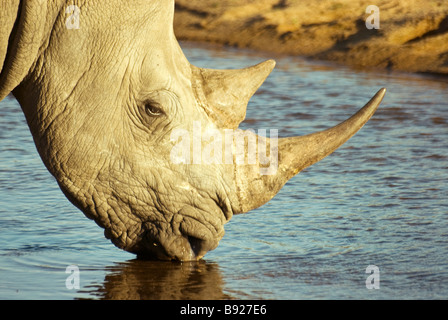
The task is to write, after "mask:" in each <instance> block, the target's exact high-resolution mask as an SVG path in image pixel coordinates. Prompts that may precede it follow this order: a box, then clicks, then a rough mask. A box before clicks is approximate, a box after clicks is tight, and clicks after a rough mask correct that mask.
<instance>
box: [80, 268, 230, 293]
mask: <svg viewBox="0 0 448 320" xmlns="http://www.w3.org/2000/svg"><path fill="white" fill-rule="evenodd" d="M223 284H224V282H223V279H222V276H221V273H220V271H219V267H218V265H217V264H215V263H206V262H205V261H199V262H188V263H178V262H165V261H145V260H138V259H135V260H129V261H127V262H123V263H118V264H117V265H115V266H113V267H109V268H108V269H107V275H106V277H105V279H104V283H103V284H102V286H101V287H99V288H98V287H95V288H91V290H88V292H83V293H89V294H90V295H91V296H96V297H97V298H98V299H105V300H210V299H211V300H221V299H231V298H232V297H231V296H229V295H227V294H224V293H223V287H224V285H223Z"/></svg>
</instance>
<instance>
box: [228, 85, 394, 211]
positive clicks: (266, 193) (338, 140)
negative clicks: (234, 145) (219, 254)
mask: <svg viewBox="0 0 448 320" xmlns="http://www.w3.org/2000/svg"><path fill="white" fill-rule="evenodd" d="M385 93H386V89H384V88H383V89H381V90H380V91H378V93H377V94H376V95H375V96H374V97H373V98H372V99H371V100H370V101H369V102H368V103H367V104H366V105H365V106H364V107H363V108H362V109H361V110H359V111H358V112H357V113H356V114H355V115H353V116H352V117H351V118H349V119H348V120H346V121H344V122H342V123H340V124H339V125H337V126H335V127H333V128H330V129H327V130H324V131H321V132H317V133H313V134H309V135H306V136H301V137H290V138H282V139H278V140H277V141H275V142H276V143H277V146H278V169H277V170H276V172H275V174H272V175H262V174H260V170H259V169H260V167H259V165H258V166H257V165H252V166H250V165H243V166H237V168H236V173H235V179H236V183H237V188H238V190H239V198H240V199H239V200H240V205H241V210H240V211H241V212H239V213H244V212H248V211H250V210H253V209H255V208H257V207H260V206H261V205H263V204H265V203H266V202H268V201H269V200H271V199H272V198H273V197H274V196H275V195H276V194H277V193H278V191H279V190H280V189H281V188H282V187H283V185H284V184H285V183H286V182H287V181H288V180H289V179H290V178H292V177H293V176H295V175H296V174H297V173H299V172H300V171H301V170H303V169H305V168H307V167H309V166H311V165H312V164H314V163H316V162H318V161H320V160H322V159H323V158H325V157H326V156H328V155H329V154H331V153H332V152H333V151H335V150H336V149H337V148H339V147H340V146H341V145H342V144H344V143H345V142H346V141H347V140H348V139H350V138H351V137H352V136H353V135H354V134H355V133H356V132H357V131H358V130H359V129H361V128H362V127H363V126H364V124H365V123H366V122H367V121H368V120H369V119H370V117H372V115H373V114H374V113H375V111H376V109H377V108H378V106H379V104H380V103H381V101H382V99H383V97H384V95H385ZM258 139H263V138H261V137H258ZM273 142H274V141H273V140H272V139H267V145H268V146H270V144H272V143H273ZM267 148H268V147H267Z"/></svg>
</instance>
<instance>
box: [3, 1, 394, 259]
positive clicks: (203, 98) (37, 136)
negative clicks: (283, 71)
mask: <svg viewBox="0 0 448 320" xmlns="http://www.w3.org/2000/svg"><path fill="white" fill-rule="evenodd" d="M173 16H174V1H173V0H157V1H156V0H152V1H151V0H133V1H129V0H110V1H106V2H104V1H96V0H76V1H69V0H3V1H1V5H0V21H1V29H0V66H1V74H0V100H1V99H3V98H4V97H5V96H6V95H8V94H9V93H10V92H12V93H13V94H14V96H15V97H16V99H17V100H18V102H19V103H20V105H21V107H22V110H23V112H24V114H25V116H26V119H27V122H28V125H29V128H30V130H31V133H32V135H33V137H34V141H35V144H36V146H37V150H38V151H39V154H40V156H41V158H42V160H43V162H44V163H45V165H46V167H47V168H48V170H49V171H50V173H51V174H52V175H53V176H54V177H55V178H56V180H57V182H58V183H59V186H60V188H61V189H62V191H63V192H64V194H65V195H66V196H67V198H68V199H69V200H70V201H71V202H72V203H73V204H74V205H75V206H77V207H78V208H79V209H80V210H82V211H83V212H84V213H85V215H86V216H87V217H89V218H91V219H93V220H95V221H96V223H97V224H98V225H99V226H101V227H102V228H104V229H105V236H106V237H107V238H109V239H110V240H111V241H112V242H113V243H114V244H115V245H116V246H117V247H119V248H122V249H124V250H127V251H129V252H132V253H135V254H137V255H139V256H144V257H151V258H157V259H173V260H181V261H185V260H197V259H201V258H202V257H203V256H204V254H205V253H206V252H207V251H210V250H213V249H214V248H216V247H217V245H218V243H219V241H220V239H221V238H222V237H223V235H224V227H223V226H224V224H225V223H226V222H227V221H229V220H230V218H231V217H232V216H233V215H234V214H239V213H243V212H247V211H250V210H252V209H254V208H257V207H259V206H261V205H263V204H264V203H266V202H267V201H269V200H270V199H271V198H272V197H273V196H274V195H275V194H276V193H277V192H278V191H279V190H280V188H282V186H283V185H284V184H285V183H286V181H287V180H288V179H290V178H291V177H293V176H294V175H296V174H297V173H298V172H299V171H301V170H302V169H304V168H306V167H308V166H310V165H312V164H313V163H315V162H317V161H319V160H321V159H322V158H324V157H325V156H327V155H329V154H330V153H332V152H333V151H334V150H335V149H337V148H338V147H339V146H340V145H342V144H343V143H344V142H345V141H347V140H348V139H349V138H350V137H351V136H352V135H354V134H355V133H356V132H357V131H358V130H359V129H360V128H361V127H362V126H363V125H364V124H365V123H366V122H367V121H368V119H369V118H370V117H371V116H372V115H373V113H374V112H375V110H376V108H377V107H378V105H379V103H380V102H381V100H382V98H383V96H384V93H385V90H384V89H382V90H380V91H379V92H378V93H377V94H376V95H375V97H374V98H372V100H371V101H370V102H369V103H368V104H367V105H366V106H365V107H364V108H362V109H361V110H360V111H359V112H358V113H356V114H355V115H354V116H352V117H351V118H350V119H348V120H346V121H345V122H343V123H341V124H339V125H338V126H336V127H334V128H331V129H328V130H325V131H322V132H318V133H314V134H311V135H307V136H303V137H294V138H282V139H274V138H272V137H271V138H270V139H268V138H266V139H265V138H262V137H258V136H255V135H254V134H253V133H247V132H245V131H243V130H239V129H238V126H239V124H240V122H241V121H242V120H243V119H244V117H245V114H246V105H247V103H248V101H249V99H250V97H251V96H252V95H253V94H254V92H255V91H256V90H257V89H258V87H259V86H260V85H261V83H262V82H263V81H264V80H265V78H266V77H267V76H268V75H269V73H270V72H271V71H272V69H273V68H274V64H275V63H274V61H271V60H269V61H266V62H264V63H262V64H259V65H257V66H254V67H250V68H247V69H243V70H228V71H225V70H211V69H202V68H198V67H195V66H193V65H191V64H190V63H189V62H188V61H187V59H186V57H185V56H184V54H183V53H182V50H181V48H180V46H179V44H178V42H177V40H176V37H175V35H174V32H173ZM195 128H202V131H204V130H205V129H207V130H210V129H211V130H214V133H215V136H214V137H215V138H214V139H216V133H218V134H219V133H222V136H223V137H224V136H225V135H226V134H228V133H229V132H231V131H233V132H234V133H235V136H236V137H238V136H239V137H241V136H246V140H244V141H243V147H247V148H248V149H249V147H251V146H249V144H250V143H249V141H253V140H251V139H250V138H254V137H255V138H256V139H255V141H264V143H265V147H266V146H268V147H270V150H271V154H275V155H277V157H276V158H275V159H274V158H272V157H271V162H272V163H274V164H275V169H276V170H275V171H273V172H271V173H270V174H266V172H264V173H263V171H262V170H261V169H262V168H264V166H265V164H266V162H264V161H261V157H259V158H256V159H255V161H253V162H252V163H248V162H247V163H246V162H244V161H243V162H241V161H237V158H238V154H237V151H236V148H235V141H233V140H232V143H230V144H226V146H229V145H230V147H229V148H227V149H226V151H225V157H226V159H227V161H222V162H221V163H220V162H219V161H217V162H216V161H215V162H213V161H208V162H206V161H204V162H200V161H199V162H197V161H188V159H187V158H185V157H184V158H182V159H181V160H182V161H177V160H176V159H177V158H176V153H175V154H174V155H175V156H174V157H173V149H176V148H177V147H179V139H177V140H176V139H173V133H176V132H177V133H178V132H192V130H194V129H195ZM182 130H183V131H182ZM202 131H201V132H202ZM246 133H247V134H246ZM178 138H179V137H178ZM196 138H197V137H196ZM218 140H219V139H216V141H218ZM198 141H199V142H198ZM198 146H199V149H198ZM207 146H208V145H207V140H206V139H204V141H201V140H200V139H199V140H198V139H195V138H194V139H193V147H192V148H191V150H192V154H193V155H192V156H193V157H197V153H195V152H197V151H198V150H203V149H202V147H207ZM248 149H247V150H248ZM176 150H177V149H176ZM179 150H182V148H179ZM179 150H177V151H179ZM183 150H184V151H187V152H188V151H190V147H189V146H188V147H187V148H184V149H183ZM207 150H209V149H207ZM244 150H246V149H244ZM215 151H216V152H217V150H215ZM247 152H248V151H247ZM218 154H219V152H218ZM199 158H200V159H201V157H199ZM213 159H215V160H216V157H214V158H213ZM229 159H230V161H229Z"/></svg>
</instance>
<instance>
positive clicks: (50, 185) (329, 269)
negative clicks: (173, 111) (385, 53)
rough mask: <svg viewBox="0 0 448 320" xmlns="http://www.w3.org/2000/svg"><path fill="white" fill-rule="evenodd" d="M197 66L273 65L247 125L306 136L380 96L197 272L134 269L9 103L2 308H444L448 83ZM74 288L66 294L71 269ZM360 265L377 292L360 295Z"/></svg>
mask: <svg viewBox="0 0 448 320" xmlns="http://www.w3.org/2000/svg"><path fill="white" fill-rule="evenodd" d="M182 46H183V48H184V51H185V54H186V55H187V57H188V58H189V59H190V61H191V62H192V63H194V64H196V65H197V66H201V67H208V68H223V69H225V68H240V67H245V66H249V65H253V64H256V63H258V62H261V61H263V60H265V59H268V58H272V57H274V58H276V60H277V67H276V69H275V71H274V72H273V73H272V75H271V76H270V77H269V78H268V80H267V81H266V83H265V84H264V85H263V86H262V87H261V88H260V90H259V92H258V93H257V94H256V95H255V96H254V98H253V99H252V100H251V102H250V104H249V108H248V112H247V120H246V121H245V122H244V123H243V124H242V127H244V128H252V129H255V130H257V129H278V131H279V135H280V136H291V135H303V134H307V133H310V132H314V131H317V130H322V129H324V128H327V127H330V126H333V125H335V124H337V123H339V122H340V121H342V120H345V119H346V118H347V117H349V116H350V115H352V114H353V113H354V112H356V111H357V110H358V109H359V108H360V107H362V106H363V105H364V104H365V103H366V102H367V101H368V100H369V99H370V97H371V96H373V95H374V94H375V93H376V91H377V90H378V89H380V88H381V87H387V89H388V92H387V95H386V98H385V99H384V101H383V103H382V105H381V107H380V109H379V110H378V111H377V113H376V114H375V115H374V117H373V118H372V119H371V120H370V121H369V122H368V123H367V125H366V126H365V127H364V128H363V129H362V130H361V131H360V132H359V133H358V134H357V135H355V136H354V137H353V138H352V139H351V140H350V141H349V142H347V143H346V144H345V145H344V146H343V147H341V148H340V149H339V150H337V151H336V152H335V153H334V154H332V155H331V156H330V157H327V158H326V159H324V160H323V161H321V162H319V163H318V164H315V165H314V166H312V167H310V168H308V169H306V170H305V171H303V172H302V173H300V174H299V175H298V176H296V177H294V178H293V179H292V180H291V181H290V182H288V183H287V185H286V186H285V187H284V188H283V189H282V190H281V192H280V193H279V194H278V195H277V196H276V197H275V198H274V199H273V200H272V201H270V202H269V203H268V204H266V205H265V206H263V207H261V208H259V209H257V210H254V211H252V212H250V213H249V214H244V215H239V216H235V217H233V219H232V220H231V222H230V223H228V224H227V225H226V235H225V236H224V238H223V240H222V241H221V243H220V245H219V247H218V248H217V249H216V250H214V251H212V252H209V253H208V254H207V255H206V256H205V258H204V260H203V261H201V262H198V263H182V264H181V263H171V262H149V261H138V260H136V259H135V257H134V256H133V255H132V254H129V253H126V252H123V251H121V250H119V249H117V248H116V247H115V246H113V245H112V244H111V243H110V242H109V241H108V240H106V239H105V238H104V236H103V232H102V230H101V229H100V228H99V227H98V226H96V224H95V223H94V222H93V221H90V220H88V219H87V218H85V217H84V215H83V214H82V213H81V212H80V211H78V210H77V209H76V208H75V207H73V206H72V205H71V204H70V203H69V202H68V200H66V198H65V197H64V196H63V195H62V193H61V191H60V190H59V189H58V187H57V184H56V182H55V181H54V179H53V178H52V177H51V175H50V174H49V173H48V172H47V170H46V169H45V168H44V166H43V164H42V161H41V160H40V158H39V156H38V154H37V152H36V149H35V146H34V144H33V141H32V137H31V134H30V133H29V130H28V128H27V126H26V123H25V119H24V116H23V114H22V112H21V110H20V107H19V105H18V104H17V102H16V101H15V100H14V99H13V98H12V97H8V98H7V99H5V100H3V101H2V102H0V244H1V246H0V299H446V298H448V237H447V235H448V197H447V195H448V183H447V181H448V82H447V80H444V79H440V78H435V77H430V76H422V75H410V74H405V73H384V72H360V71H354V70H352V69H348V68H344V67H338V66H334V65H331V64H327V63H316V62H310V61H306V60H303V59H300V58H295V57H287V56H278V57H275V56H273V55H268V56H266V55H264V54H261V53H255V52H251V51H241V50H236V49H231V48H222V47H211V46H204V45H198V44H194V43H182ZM69 265H76V266H78V267H79V270H80V288H79V289H74V290H69V289H67V287H66V279H67V277H68V276H69V274H67V273H65V271H66V267H67V266H69ZM369 265H375V266H377V267H378V269H379V271H380V273H379V278H376V280H375V281H376V282H375V283H376V284H379V289H372V290H369V289H367V288H366V279H367V278H368V277H369V275H370V274H367V273H366V268H367V267H368V266H369Z"/></svg>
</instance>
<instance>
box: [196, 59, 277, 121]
mask: <svg viewBox="0 0 448 320" xmlns="http://www.w3.org/2000/svg"><path fill="white" fill-rule="evenodd" d="M191 67H192V72H193V75H192V86H193V90H194V91H195V93H196V97H197V99H198V101H199V103H200V104H201V106H202V107H203V108H204V110H205V111H206V112H207V114H208V115H209V116H210V117H211V118H212V120H213V121H215V123H216V124H217V125H218V127H220V128H225V129H236V128H238V126H239V124H240V123H241V122H242V121H243V120H244V118H245V117H246V108H247V104H248V102H249V100H250V98H251V97H252V96H253V95H254V93H255V92H256V91H257V89H258V88H259V87H260V86H261V85H262V83H263V82H264V80H265V79H266V78H267V77H268V76H269V74H270V73H271V72H272V70H273V69H274V67H275V61H274V60H268V61H265V62H262V63H260V64H258V65H256V66H253V67H249V68H246V69H238V70H213V69H203V68H198V67H195V66H193V65H192V66H191Z"/></svg>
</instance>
